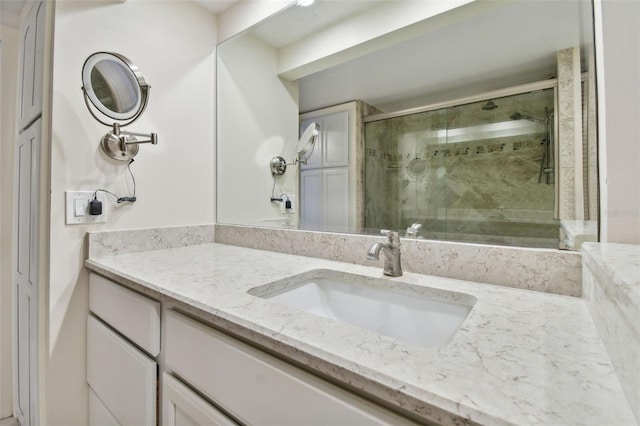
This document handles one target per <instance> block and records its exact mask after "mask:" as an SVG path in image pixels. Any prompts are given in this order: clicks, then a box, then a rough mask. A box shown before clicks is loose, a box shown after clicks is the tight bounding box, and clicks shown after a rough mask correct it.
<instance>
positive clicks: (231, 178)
mask: <svg viewBox="0 0 640 426" xmlns="http://www.w3.org/2000/svg"><path fill="white" fill-rule="evenodd" d="M277 65H278V64H277V52H276V50H275V49H274V48H272V47H271V46H269V45H267V44H265V43H264V42H262V41H260V40H258V39H256V38H254V37H252V36H250V35H242V36H239V37H236V38H234V39H232V40H229V41H227V42H225V43H224V44H223V45H221V46H220V47H219V48H218V68H217V73H218V76H217V77H218V140H220V141H222V142H223V143H222V144H219V145H218V154H217V170H218V180H217V191H216V193H217V197H218V206H217V210H218V211H217V221H218V222H220V223H240V224H253V225H258V226H275V225H282V224H283V223H279V222H277V221H278V220H280V219H284V220H286V219H292V220H294V221H295V216H297V215H293V217H292V215H281V214H280V203H277V202H276V203H272V202H271V201H270V200H269V198H270V197H271V190H272V187H273V178H272V176H271V171H270V169H269V160H270V159H271V158H272V157H273V156H276V155H280V156H282V157H284V158H285V160H286V161H288V162H291V161H293V159H294V155H295V146H296V143H297V141H298V85H297V83H288V82H285V81H282V80H280V79H279V78H278V77H277V75H276V70H277ZM297 174H298V171H297V166H289V167H288V168H287V171H286V173H285V174H284V175H283V176H280V177H278V178H277V179H278V180H277V184H276V187H275V195H276V197H278V196H280V194H282V193H288V194H297V192H298V190H297Z"/></svg>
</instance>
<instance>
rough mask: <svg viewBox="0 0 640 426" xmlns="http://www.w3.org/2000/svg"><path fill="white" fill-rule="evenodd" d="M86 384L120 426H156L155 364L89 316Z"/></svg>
mask: <svg viewBox="0 0 640 426" xmlns="http://www.w3.org/2000/svg"><path fill="white" fill-rule="evenodd" d="M87 382H88V383H89V386H90V387H91V389H93V391H94V392H95V394H96V395H97V397H98V398H99V399H100V401H102V403H103V404H104V407H99V408H100V409H107V410H108V411H109V412H110V413H111V414H112V415H113V417H114V418H115V419H117V421H118V422H119V423H120V424H123V425H140V426H142V425H155V423H156V382H157V364H156V363H155V361H153V360H152V359H151V358H149V357H148V356H146V355H145V354H143V353H142V352H141V351H139V350H138V349H136V348H135V347H134V346H133V345H132V344H130V343H129V342H127V341H126V340H124V339H123V338H122V337H120V336H119V335H118V334H116V333H115V332H113V331H112V330H111V329H109V327H107V326H106V325H104V324H102V323H101V322H100V320H98V319H97V318H95V317H94V316H92V315H89V317H88V320H87Z"/></svg>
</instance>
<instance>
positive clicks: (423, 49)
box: [252, 0, 592, 112]
mask: <svg viewBox="0 0 640 426" xmlns="http://www.w3.org/2000/svg"><path fill="white" fill-rule="evenodd" d="M485 1H494V2H495V6H496V7H494V8H492V9H491V10H490V11H488V12H485V13H481V14H475V15H474V16H473V17H471V18H469V19H466V20H464V21H462V22H460V21H458V22H456V23H452V24H449V25H446V26H441V27H440V28H438V29H434V30H431V31H429V32H428V33H426V34H423V35H422V36H419V37H417V38H414V39H412V40H409V41H406V42H403V43H399V44H396V45H394V46H392V47H389V48H386V49H383V50H380V51H377V52H374V53H372V54H369V55H366V56H362V57H360V58H358V59H355V60H352V61H349V62H346V63H343V64H341V65H337V66H335V67H332V68H329V69H326V70H324V71H320V72H318V73H315V74H312V75H309V76H307V77H304V78H302V79H300V80H299V84H300V111H301V112H305V111H312V110H315V109H318V108H322V107H325V106H329V105H335V104H339V103H343V102H347V101H350V100H353V99H362V100H364V101H366V102H367V103H369V104H371V105H373V106H376V107H377V108H379V109H381V110H382V111H384V112H390V111H398V110H403V109H408V108H414V107H419V106H423V105H428V104H432V103H436V102H442V101H445V100H452V99H457V98H461V97H465V96H471V95H477V94H479V93H484V92H489V91H492V90H498V89H502V88H505V87H510V86H515V85H519V84H524V83H529V82H533V81H540V80H544V79H548V78H551V77H553V76H555V57H556V52H557V51H558V50H560V49H564V48H567V47H571V46H580V45H581V43H582V42H581V40H585V39H588V38H589V37H591V38H592V35H591V33H589V34H581V32H582V31H584V28H587V29H589V31H590V28H592V25H585V21H586V20H589V22H590V19H591V18H590V16H591V15H590V3H589V2H585V1H583V0H555V1H539V0H512V1H506V0H485ZM373 3H376V1H339V2H338V1H331V0H325V1H322V0H317V1H316V3H315V4H314V6H313V8H316V7H325V9H326V10H324V9H320V10H319V9H315V10H314V9H313V8H309V9H308V10H306V11H305V10H304V8H299V7H292V8H289V9H287V10H285V11H284V12H282V13H280V14H279V15H276V16H275V17H272V18H270V19H268V20H267V21H265V22H263V23H261V24H260V25H259V26H258V27H257V28H256V29H254V30H252V34H254V35H256V36H259V37H260V38H262V39H263V40H265V41H267V42H269V43H271V44H272V45H274V46H276V47H280V46H283V45H285V44H287V43H291V42H293V41H296V40H299V39H301V38H303V37H306V36H308V35H310V34H311V33H312V32H313V31H316V30H317V29H320V28H325V27H327V26H329V25H332V24H333V23H336V22H339V21H340V20H344V19H345V18H347V17H349V16H352V15H355V14H357V13H360V12H362V11H363V10H364V9H365V8H367V7H371V5H372V4H373ZM461 7H465V6H461ZM335 9H338V10H335ZM323 10H324V11H323ZM432 19H438V18H437V17H435V18H432Z"/></svg>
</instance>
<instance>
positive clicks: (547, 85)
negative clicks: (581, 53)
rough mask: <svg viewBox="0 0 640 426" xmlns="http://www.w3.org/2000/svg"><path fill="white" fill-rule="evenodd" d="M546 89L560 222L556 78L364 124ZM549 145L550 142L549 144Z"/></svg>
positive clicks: (378, 117) (379, 117) (555, 202)
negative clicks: (550, 98) (550, 97)
mask: <svg viewBox="0 0 640 426" xmlns="http://www.w3.org/2000/svg"><path fill="white" fill-rule="evenodd" d="M545 89H553V108H554V113H553V114H552V121H553V138H552V139H553V152H554V154H555V155H554V156H553V173H554V179H553V186H554V199H553V217H554V219H556V220H558V219H559V210H560V203H559V202H558V201H559V200H558V196H559V188H560V186H559V182H560V176H559V173H558V170H559V166H560V165H559V160H558V158H559V152H560V151H559V146H558V144H559V141H558V114H555V111H557V110H558V80H557V79H556V78H552V79H548V80H543V81H536V82H533V83H527V84H521V85H518V86H511V87H506V88H504V89H498V90H493V91H490V92H484V93H479V94H477V95H472V96H467V97H464V98H456V99H452V100H449V101H443V102H438V103H434V104H429V105H424V106H420V107H415V108H409V109H404V110H400V111H395V112H389V113H381V114H372V115H369V116H365V117H364V119H363V124H366V123H372V122H374V121H381V120H387V119H390V118H396V117H403V116H407V115H413V114H419V113H422V112H429V111H436V110H439V109H444V108H449V107H454V106H459V105H465V104H470V103H475V102H483V101H489V100H494V99H497V98H502V97H506V96H514V95H522V94H525V93H530V92H535V91H538V90H545ZM547 143H548V142H547Z"/></svg>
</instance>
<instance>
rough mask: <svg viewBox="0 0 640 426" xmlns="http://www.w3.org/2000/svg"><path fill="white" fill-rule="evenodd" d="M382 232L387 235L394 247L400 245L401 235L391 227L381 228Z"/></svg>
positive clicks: (390, 244) (388, 240)
mask: <svg viewBox="0 0 640 426" xmlns="http://www.w3.org/2000/svg"><path fill="white" fill-rule="evenodd" d="M380 233H381V234H382V235H386V236H387V242H388V243H389V246H391V247H392V248H398V247H400V235H399V234H398V233H397V232H396V231H392V230H390V229H381V230H380Z"/></svg>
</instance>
